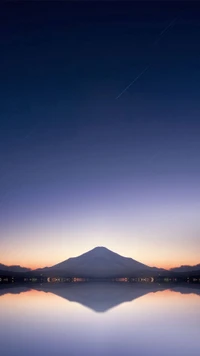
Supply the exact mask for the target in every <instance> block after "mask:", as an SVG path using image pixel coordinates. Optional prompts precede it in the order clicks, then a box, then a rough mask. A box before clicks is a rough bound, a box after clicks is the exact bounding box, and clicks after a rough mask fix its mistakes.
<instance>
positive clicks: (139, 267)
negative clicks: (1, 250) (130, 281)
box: [39, 247, 159, 278]
mask: <svg viewBox="0 0 200 356" xmlns="http://www.w3.org/2000/svg"><path fill="white" fill-rule="evenodd" d="M39 271H40V273H41V272H42V273H48V274H49V275H52V274H54V275H56V274H57V275H58V274H59V275H66V276H68V277H71V276H72V277H73V276H77V277H91V278H94V277H96V278H108V277H124V276H127V277H128V276H134V274H137V275H138V274H143V273H146V274H147V273H150V274H151V273H152V272H154V274H155V272H158V271H159V269H157V268H155V267H149V266H147V265H145V264H143V263H141V262H138V261H135V260H133V259H132V258H127V257H123V256H120V255H118V254H117V253H115V252H112V251H110V250H108V249H107V248H105V247H95V248H94V249H93V250H91V251H88V252H86V253H84V254H83V255H81V256H78V257H74V258H69V259H68V260H66V261H63V262H61V263H58V264H56V265H55V266H52V267H49V268H44V269H40V270H39Z"/></svg>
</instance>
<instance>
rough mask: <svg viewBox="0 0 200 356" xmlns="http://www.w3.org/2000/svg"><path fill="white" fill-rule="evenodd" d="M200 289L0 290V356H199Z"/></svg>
mask: <svg viewBox="0 0 200 356" xmlns="http://www.w3.org/2000/svg"><path fill="white" fill-rule="evenodd" d="M199 336H200V287H199V286H198V285H197V286H187V285H186V286H184V285H182V286H170V287H167V288H166V287H165V286H164V287H163V286H159V285H155V284H151V285H147V284H143V285H140V284H123V283H121V284H120V283H118V284H117V283H113V284H111V283H105V284H103V283H97V284H94V283H88V284H86V283H84V284H82V283H76V284H55V285H51V284H45V285H42V286H41V285H36V286H31V285H30V286H27V287H26V286H12V287H11V286H10V287H9V286H1V287H0V350H1V355H2V356H4V355H5V356H25V355H30V356H40V355H49V356H54V355H55V356H56V355H58V356H60V355H70V356H73V355H74V356H79V355H94V356H95V355H106V356H111V355H112V356H114V355H115V356H118V355H127V356H129V355H131V356H132V355H139V356H147V355H154V356H160V355H163V356H169V355H176V356H183V355H184V356H197V355H198V356H199V355H200V342H199Z"/></svg>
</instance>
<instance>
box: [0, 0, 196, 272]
mask: <svg viewBox="0 0 200 356" xmlns="http://www.w3.org/2000/svg"><path fill="white" fill-rule="evenodd" d="M199 19H200V10H199V9H198V4H197V2H194V3H193V2H191V1H190V2H177V3H176V2H174V1H173V2H166V3H165V2H157V1H156V2H140V3H139V2H127V3H124V2H123V3H122V2H95V3H94V2H88V3H84V2H80V3H77V2H75V3H73V2H71V3H70V2H59V3H57V4H56V3H55V2H48V3H47V2H32V3H30V2H27V3H25V2H23V3H7V4H3V5H1V11H0V48H1V56H0V68H1V72H0V94H1V95H0V263H4V264H7V265H12V264H18V265H21V266H26V267H30V268H37V267H44V266H51V265H54V264H56V263H58V262H61V261H63V260H65V259H67V258H69V257H73V256H77V255H80V254H82V253H84V252H86V251H88V250H90V249H92V248H94V247H96V246H105V247H107V248H109V249H111V250H113V251H115V252H117V253H119V254H121V255H124V256H128V257H132V258H134V259H136V260H138V261H140V262H143V263H146V264H148V265H150V266H158V267H164V268H170V267H174V266H179V265H182V264H190V265H195V264H197V263H200V219H199V215H200V184H199V182H200V139H199V137H200V120H199V117H200V100H199V95H200V90H199V80H200V46H199V38H200V20H199Z"/></svg>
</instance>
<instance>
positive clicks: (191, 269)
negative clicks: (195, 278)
mask: <svg viewBox="0 0 200 356" xmlns="http://www.w3.org/2000/svg"><path fill="white" fill-rule="evenodd" d="M170 271H171V272H194V271H200V264H198V265H196V266H187V265H186V266H180V267H175V268H171V269H170Z"/></svg>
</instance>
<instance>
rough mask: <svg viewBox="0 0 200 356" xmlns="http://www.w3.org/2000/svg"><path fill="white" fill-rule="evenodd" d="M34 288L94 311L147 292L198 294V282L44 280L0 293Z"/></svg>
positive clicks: (112, 306)
mask: <svg viewBox="0 0 200 356" xmlns="http://www.w3.org/2000/svg"><path fill="white" fill-rule="evenodd" d="M31 290H35V291H38V292H45V293H52V294H54V295H56V296H58V297H61V298H63V299H66V300H67V301H69V302H76V303H79V304H81V305H83V306H85V307H88V308H90V309H92V310H93V311H95V312H106V311H108V310H109V309H111V308H114V307H116V306H118V305H120V304H122V303H126V302H131V301H134V300H135V299H138V298H141V297H143V296H145V295H147V294H149V293H157V292H162V291H166V290H169V291H173V292H177V293H181V294H191V293H192V294H196V295H198V296H200V285H198V284H197V285H190V284H181V285H171V286H169V285H166V284H165V285H159V284H155V283H151V284H145V283H144V284H142V283H141V284H130V283H103V282H97V283H69V284H68V283H55V284H53V283H52V284H51V283H45V284H43V285H39V284H36V285H27V286H15V285H10V286H1V289H0V296H1V295H5V294H7V293H9V294H19V293H26V292H28V291H31Z"/></svg>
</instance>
